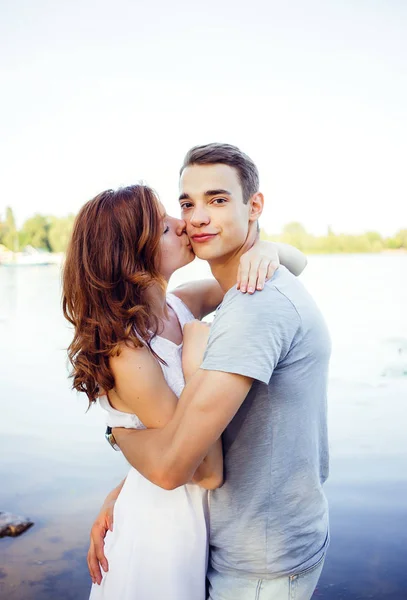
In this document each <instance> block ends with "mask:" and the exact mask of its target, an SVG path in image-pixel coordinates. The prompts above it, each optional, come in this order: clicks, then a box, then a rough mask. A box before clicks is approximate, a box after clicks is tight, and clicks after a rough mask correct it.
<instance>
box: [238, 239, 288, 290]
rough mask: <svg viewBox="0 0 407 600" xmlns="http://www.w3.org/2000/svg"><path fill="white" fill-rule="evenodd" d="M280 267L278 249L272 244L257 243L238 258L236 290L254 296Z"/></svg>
mask: <svg viewBox="0 0 407 600" xmlns="http://www.w3.org/2000/svg"><path fill="white" fill-rule="evenodd" d="M279 266H280V259H279V256H278V249H277V246H276V244H274V243H273V242H260V241H257V242H256V243H255V244H254V246H252V247H251V248H250V250H248V251H247V252H246V253H245V254H243V255H242V256H241V257H240V263H239V269H238V272H237V289H238V290H240V291H241V292H243V293H246V292H248V293H249V294H254V292H255V291H256V290H262V289H263V288H264V284H265V282H266V281H267V280H268V279H270V278H271V277H272V276H273V275H274V273H275V271H276V270H277V269H278V268H279Z"/></svg>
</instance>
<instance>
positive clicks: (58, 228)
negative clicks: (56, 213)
mask: <svg viewBox="0 0 407 600" xmlns="http://www.w3.org/2000/svg"><path fill="white" fill-rule="evenodd" d="M74 221H75V216H74V215H68V216H67V217H63V218H60V219H58V218H57V217H51V223H50V228H49V232H48V240H49V244H50V246H51V250H52V252H65V251H66V249H67V246H68V242H69V239H70V237H71V233H72V227H73V224H74Z"/></svg>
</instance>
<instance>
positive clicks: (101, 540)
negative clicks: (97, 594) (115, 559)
mask: <svg viewBox="0 0 407 600" xmlns="http://www.w3.org/2000/svg"><path fill="white" fill-rule="evenodd" d="M125 481H126V480H125V479H123V481H122V482H121V483H120V484H119V485H118V486H117V487H115V488H114V490H112V491H111V492H110V494H108V496H107V497H106V500H105V501H104V503H103V506H102V508H101V510H100V513H99V514H98V516H97V517H96V520H95V522H94V523H93V525H92V529H91V531H90V545H89V550H88V556H87V561H88V569H89V573H90V576H91V578H92V581H93V583H98V584H100V583H101V581H102V571H101V570H100V567H102V569H103V570H104V572H105V573H107V571H108V570H109V563H108V562H107V559H106V556H105V552H104V546H105V537H106V533H107V532H108V531H113V510H114V505H115V503H116V500H117V498H118V496H119V494H120V492H121V490H122V488H123V485H124V482H125Z"/></svg>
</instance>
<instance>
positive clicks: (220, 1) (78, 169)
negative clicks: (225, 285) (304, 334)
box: [0, 0, 407, 235]
mask: <svg viewBox="0 0 407 600" xmlns="http://www.w3.org/2000/svg"><path fill="white" fill-rule="evenodd" d="M406 31H407V3H406V2H404V0H331V1H329V0H307V1H304V0H287V1H286V2H281V0H278V1H277V0H265V1H263V0H251V1H250V2H247V0H246V1H245V2H243V1H241V0H233V1H231V0H205V2H199V3H198V2H186V1H184V0H172V2H168V1H164V0H160V1H154V0H150V1H149V2H147V1H146V0H144V2H140V1H137V0H132V1H125V0H115V1H114V2H113V1H111V2H105V1H104V0H98V1H96V0H70V1H68V0H65V1H64V0H61V1H60V2H51V0H35V2H32V0H2V2H1V3H0V57H1V58H0V83H1V93H0V182H1V194H0V215H2V214H4V210H5V207H6V206H12V207H13V210H14V213H15V215H16V217H17V223H18V224H19V225H21V224H22V222H23V221H24V220H25V219H26V218H28V217H29V216H32V215H33V214H34V213H36V212H40V213H43V214H55V215H58V216H63V215H66V214H68V213H70V212H77V211H78V209H79V208H80V207H81V205H82V204H83V203H84V202H86V201H87V200H89V199H90V198H92V197H93V196H95V195H96V194H97V193H99V192H101V191H102V190H104V189H106V188H109V187H117V186H119V185H127V184H131V183H135V182H137V181H140V180H142V181H144V182H146V183H147V184H149V185H151V186H152V187H154V188H155V189H156V190H157V192H158V194H159V195H160V198H161V200H162V201H163V202H164V204H165V206H166V208H167V211H168V213H169V214H174V215H176V214H178V211H179V209H178V201H177V198H178V172H179V167H180V165H181V163H182V160H183V157H184V155H185V153H186V151H187V150H188V149H189V148H190V147H191V146H193V145H196V144H202V143H208V142H212V141H218V142H228V143H232V144H235V145H237V146H239V147H240V148H241V149H242V150H244V151H245V152H246V153H247V154H249V156H251V158H253V160H254V161H255V162H256V164H257V166H258V168H259V171H260V180H261V191H262V192H263V193H264V195H265V210H264V213H263V216H262V219H261V226H262V227H263V228H264V229H266V231H268V232H275V233H277V232H279V231H280V230H281V228H282V227H283V226H284V224H285V223H288V222H290V221H300V222H301V223H302V224H303V225H304V226H305V227H306V228H307V230H308V231H310V232H312V233H316V234H321V233H324V232H325V231H326V229H327V227H328V226H331V227H332V228H333V230H334V231H336V232H349V233H358V232H363V231H367V230H377V231H380V232H381V233H382V234H383V235H391V234H392V233H394V232H395V231H396V230H398V229H400V228H401V227H407V177H406V175H407V173H406V172H407V168H406V165H407V35H406Z"/></svg>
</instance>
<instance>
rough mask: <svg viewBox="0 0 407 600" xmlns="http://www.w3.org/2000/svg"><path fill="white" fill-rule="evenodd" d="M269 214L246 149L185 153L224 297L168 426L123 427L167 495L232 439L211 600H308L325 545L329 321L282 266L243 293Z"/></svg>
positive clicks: (183, 182)
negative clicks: (248, 254) (242, 272)
mask: <svg viewBox="0 0 407 600" xmlns="http://www.w3.org/2000/svg"><path fill="white" fill-rule="evenodd" d="M263 203H264V198H263V195H262V194H261V193H260V192H259V178H258V172H257V168H256V166H255V165H254V163H253V162H252V161H251V159H250V158H249V157H247V156H246V155H245V154H244V153H242V152H241V151H240V150H239V149H238V148H235V147H234V146H230V145H226V144H209V145H207V146H200V147H195V148H193V149H192V150H190V151H189V152H188V154H187V155H186V157H185V161H184V164H183V166H182V169H181V176H180V205H181V211H182V217H183V219H184V220H185V222H186V227H187V234H188V236H189V238H190V240H191V243H192V246H193V250H194V252H195V254H196V255H197V256H198V257H199V258H202V259H204V260H207V261H208V262H209V264H210V266H211V270H212V273H213V275H214V277H215V278H216V279H217V281H218V282H219V284H220V285H221V287H222V288H223V290H224V292H225V293H226V295H225V298H224V301H223V302H222V305H221V306H220V308H219V309H218V311H217V314H216V317H215V320H214V323H213V325H212V327H211V331H210V335H209V342H208V346H207V350H206V353H205V357H204V361H203V363H202V365H201V368H200V369H199V371H198V372H197V373H196V375H194V377H193V378H192V379H191V381H190V382H189V383H188V384H187V385H186V387H185V390H184V392H183V393H182V395H181V398H180V401H179V403H178V406H177V409H176V412H175V415H174V417H173V419H172V420H171V421H170V422H169V424H168V425H167V426H166V427H164V428H163V429H162V430H148V431H147V430H145V431H137V432H134V431H130V430H122V429H118V430H114V435H115V437H116V440H117V442H118V444H119V446H120V448H121V450H122V452H123V453H124V455H125V456H126V458H127V459H128V461H129V462H130V463H131V464H132V465H133V466H134V467H135V468H136V469H137V470H138V471H140V472H141V473H142V474H143V475H144V476H145V477H147V478H148V479H150V481H152V482H153V483H155V484H157V485H159V486H161V487H164V488H166V489H173V488H175V487H177V486H179V485H183V484H184V483H186V482H188V481H190V479H191V477H192V475H193V473H194V472H195V470H196V468H197V467H198V465H199V464H200V463H201V461H202V460H203V458H204V456H205V455H206V454H207V452H208V450H209V448H210V447H211V445H212V444H213V443H214V442H215V441H216V440H217V439H218V438H219V436H221V435H222V434H223V441H224V452H225V458H224V463H225V483H224V485H223V486H222V487H221V488H220V489H218V490H215V491H214V492H212V493H211V505H210V512H211V514H210V519H211V522H210V544H211V564H210V567H209V570H208V579H209V583H210V592H209V593H210V599H212V600H229V599H230V600H240V599H242V600H244V599H249V598H261V599H264V600H266V599H270V600H271V599H273V600H274V599H280V598H288V597H290V598H296V599H297V600H307V599H309V598H311V596H312V593H313V591H314V589H315V586H316V583H317V581H318V578H319V575H320V573H321V570H322V565H323V561H324V556H325V552H326V548H327V545H328V510H327V503H326V499H325V496H324V493H323V490H322V484H323V483H324V481H325V479H326V477H327V475H328V447H327V432H326V389H327V373H328V362H329V356H330V340H329V335H328V332H327V329H326V326H325V323H324V321H323V319H322V317H321V314H320V312H319V310H318V308H317V306H316V305H315V303H314V301H313V300H312V298H311V297H310V295H309V294H308V293H307V291H306V290H305V289H304V287H303V286H302V284H301V283H300V282H299V281H298V280H297V279H296V278H295V277H294V276H292V275H291V274H290V273H289V272H288V271H287V270H286V269H284V267H281V268H280V269H279V270H278V271H277V272H276V274H275V275H274V276H273V278H272V279H271V280H270V281H269V282H268V283H266V285H265V288H264V290H263V291H262V293H261V294H255V295H253V296H249V295H244V294H240V293H238V292H237V290H236V288H235V281H236V276H237V270H238V264H239V258H240V256H241V255H242V254H243V253H244V252H245V251H246V250H247V248H248V247H250V246H251V245H252V244H253V243H254V241H255V239H256V235H257V229H258V224H257V222H258V218H259V217H260V215H261V213H262V209H263ZM134 436H137V441H136V439H134ZM141 441H142V442H143V443H142V444H141V443H139V442H141ZM191 600H193V599H191Z"/></svg>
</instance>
